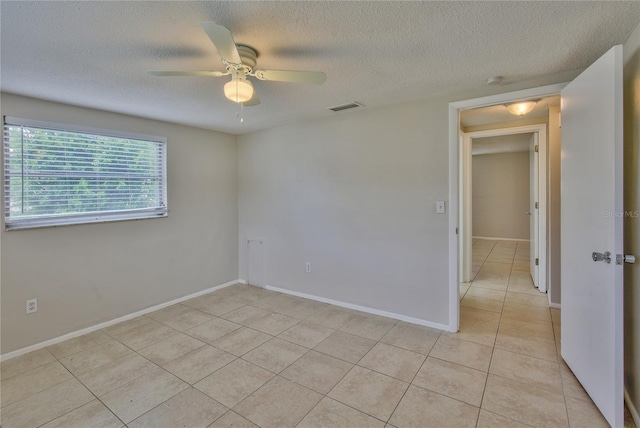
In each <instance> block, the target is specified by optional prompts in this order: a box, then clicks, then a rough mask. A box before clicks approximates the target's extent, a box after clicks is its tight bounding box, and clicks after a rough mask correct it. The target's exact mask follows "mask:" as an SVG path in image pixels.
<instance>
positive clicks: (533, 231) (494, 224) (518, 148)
mask: <svg viewBox="0 0 640 428" xmlns="http://www.w3.org/2000/svg"><path fill="white" fill-rule="evenodd" d="M507 136H513V138H511V139H509V140H500V138H501V137H507ZM517 137H524V138H520V139H518V138H517ZM491 138H493V139H494V140H489V142H488V143H485V144H484V145H482V146H478V144H474V141H475V142H476V143H477V142H479V141H487V140H486V139H491ZM504 141H507V142H508V143H505V142H504ZM474 151H475V152H476V155H479V154H480V153H485V154H496V153H517V152H522V151H526V152H528V157H527V159H526V161H528V162H529V166H528V169H529V171H530V174H529V179H528V193H529V204H528V208H526V207H525V209H523V210H522V212H521V213H519V214H520V215H521V216H527V219H526V220H525V219H524V217H520V219H521V220H525V222H523V221H520V222H516V223H520V224H516V225H514V226H515V227H512V228H510V229H511V230H509V231H504V225H505V224H507V223H509V222H511V221H512V220H515V219H514V216H517V215H518V214H517V213H516V212H514V211H513V207H508V208H507V209H506V210H505V209H502V210H500V209H496V207H493V206H489V207H482V208H484V211H486V212H484V214H485V216H486V217H487V223H490V224H489V225H483V226H485V227H484V229H483V231H480V232H479V233H477V232H478V231H474V226H473V223H474V222H473V218H474V217H473V196H472V195H473V162H472V160H471V159H473V156H474ZM460 165H461V170H460V181H459V182H460V195H461V198H460V229H459V232H460V242H461V245H460V247H459V249H460V253H459V274H458V275H459V278H460V282H469V281H470V280H471V278H472V273H473V265H472V259H473V257H472V244H471V240H472V239H473V237H474V235H475V236H476V237H478V236H481V235H483V234H485V235H486V234H487V233H490V234H496V231H497V230H500V229H502V230H503V231H502V233H503V234H504V233H507V235H510V236H484V237H485V238H492V239H495V238H501V239H504V238H507V240H509V239H513V238H518V237H519V238H522V237H524V236H525V232H523V231H521V230H517V229H521V228H522V227H523V226H524V227H527V226H528V228H529V233H528V238H529V240H530V246H529V248H530V263H531V264H530V273H531V277H532V279H533V282H534V285H535V286H536V288H538V290H539V291H540V292H541V293H546V292H547V263H546V262H547V251H546V249H547V220H546V212H547V192H546V189H547V174H546V165H547V128H546V124H536V125H527V126H517V127H511V128H500V129H489V130H484V131H472V132H467V133H464V134H463V135H462V150H461V161H460ZM495 167H496V165H495V164H494V165H493V168H494V169H495ZM488 184H490V185H492V186H494V187H496V186H498V185H500V184H502V185H506V186H509V185H513V183H505V182H504V180H503V177H500V180H498V181H497V182H495V183H488ZM502 190H506V188H505V189H502ZM498 191H500V189H498ZM494 202H495V201H494ZM520 205H522V203H521V204H520ZM476 217H477V216H476ZM476 223H477V222H476ZM527 223H528V225H527ZM476 226H478V224H476ZM476 229H477V227H476Z"/></svg>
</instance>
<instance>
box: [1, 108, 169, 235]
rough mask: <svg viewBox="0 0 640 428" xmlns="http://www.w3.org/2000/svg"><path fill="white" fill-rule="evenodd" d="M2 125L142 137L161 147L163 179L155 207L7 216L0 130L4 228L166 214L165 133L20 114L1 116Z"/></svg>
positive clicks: (12, 228) (82, 222) (4, 161)
mask: <svg viewBox="0 0 640 428" xmlns="http://www.w3.org/2000/svg"><path fill="white" fill-rule="evenodd" d="M3 119H4V120H3V129H4V127H5V126H7V125H9V126H11V125H13V126H25V127H34V128H43V129H48V130H56V131H64V132H78V133H83V134H92V135H97V136H101V137H114V138H126V139H132V140H142V141H149V142H150V143H155V144H159V145H160V147H161V148H162V149H161V168H162V172H161V174H162V180H161V183H160V186H159V190H160V193H161V198H160V199H161V203H163V204H164V206H160V207H156V208H143V209H133V210H117V211H98V212H92V213H82V214H73V213H70V214H64V215H43V216H39V217H35V218H34V217H32V218H22V219H21V218H19V217H17V218H14V219H11V218H10V215H9V214H10V213H9V211H8V208H7V207H8V201H7V200H6V196H7V195H6V194H5V186H6V183H7V180H8V179H9V176H8V171H6V159H4V157H5V156H6V152H5V151H6V147H5V145H6V142H5V136H4V132H3V139H2V146H3V150H2V156H3V159H2V168H3V174H2V176H3V185H2V193H3V194H2V197H3V198H2V199H3V211H4V215H3V221H4V227H5V230H7V231H9V230H18V229H30V228H38V227H51V226H68V225H74V224H86V223H103V222H111V221H121V220H138V219H149V218H162V217H167V215H168V208H167V200H168V198H167V139H166V137H160V136H156V135H147V134H138V133H130V132H124V131H114V130H108V129H100V128H92V127H84V126H77V125H68V124H61V123H52V122H46V121H40V120H33V119H25V118H19V117H12V116H4V118H3Z"/></svg>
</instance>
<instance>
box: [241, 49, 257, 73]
mask: <svg viewBox="0 0 640 428" xmlns="http://www.w3.org/2000/svg"><path fill="white" fill-rule="evenodd" d="M236 47H237V48H238V54H239V55H240V60H242V65H244V66H246V67H248V68H250V69H251V70H253V69H254V68H255V67H256V63H257V62H256V59H257V58H258V53H257V52H256V51H255V49H253V48H251V47H249V46H247V45H240V44H238V45H236Z"/></svg>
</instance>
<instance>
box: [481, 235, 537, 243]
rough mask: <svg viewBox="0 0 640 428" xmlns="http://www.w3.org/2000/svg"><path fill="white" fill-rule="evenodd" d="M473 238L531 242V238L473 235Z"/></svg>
mask: <svg viewBox="0 0 640 428" xmlns="http://www.w3.org/2000/svg"><path fill="white" fill-rule="evenodd" d="M471 239H487V240H490V241H518V242H530V241H531V240H530V239H517V238H495V237H492V236H472V237H471Z"/></svg>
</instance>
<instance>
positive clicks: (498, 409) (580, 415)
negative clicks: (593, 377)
mask: <svg viewBox="0 0 640 428" xmlns="http://www.w3.org/2000/svg"><path fill="white" fill-rule="evenodd" d="M529 254H530V253H529V243H528V242H524V241H496V240H485V239H474V242H473V273H472V277H473V281H472V282H470V283H465V284H461V285H460V299H461V301H460V332H458V333H456V334H454V335H452V336H454V337H456V338H458V339H462V340H464V341H465V342H473V343H474V345H469V346H468V348H469V349H467V350H466V351H467V352H465V354H466V355H467V356H472V355H475V356H476V357H478V358H480V356H481V355H487V354H488V355H490V357H488V358H487V357H485V358H484V361H485V362H486V363H487V365H488V373H489V374H488V378H487V383H486V387H485V392H484V399H483V402H482V408H483V409H484V410H487V411H489V412H492V413H496V414H499V415H502V416H506V417H508V418H510V419H514V420H517V421H520V422H522V423H525V424H527V425H533V426H562V425H565V424H566V422H567V421H568V422H569V425H570V426H572V427H600V426H602V427H607V426H608V424H607V423H606V421H605V420H604V418H603V417H602V415H601V414H600V412H599V411H598V410H597V408H596V407H595V405H594V404H593V402H592V401H591V399H590V398H589V396H588V395H587V393H586V392H585V391H584V389H583V388H582V386H581V385H580V383H579V382H578V381H577V379H576V378H575V377H574V375H573V374H572V372H571V370H570V369H569V368H568V366H567V365H566V364H565V363H564V362H563V360H562V357H561V356H560V310H559V309H553V308H549V305H548V301H547V295H546V294H541V293H540V292H538V290H537V289H536V288H535V286H534V285H533V281H532V280H531V276H530V274H529ZM461 343H462V342H461ZM478 345H482V347H478ZM472 346H476V351H475V352H474V351H472V350H471V349H470V348H471V347H472ZM489 359H490V363H489ZM485 416H487V415H486V414H485ZM504 422H506V421H504ZM493 426H499V421H498V420H496V421H495V425H493ZM500 426H501V425H500ZM625 427H635V424H634V423H633V421H632V420H631V417H630V415H629V413H628V410H627V409H625Z"/></svg>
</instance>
